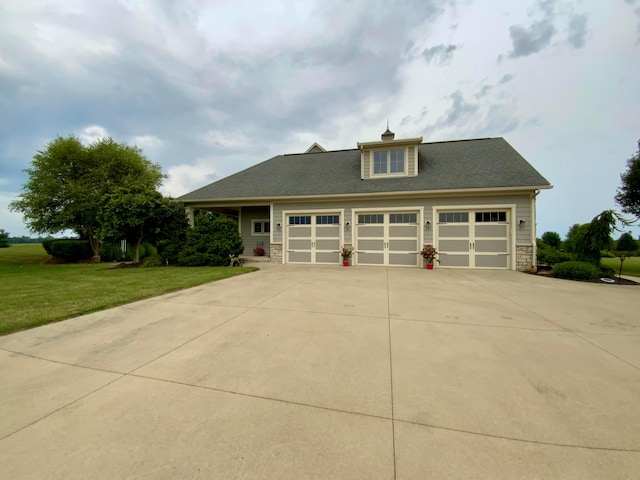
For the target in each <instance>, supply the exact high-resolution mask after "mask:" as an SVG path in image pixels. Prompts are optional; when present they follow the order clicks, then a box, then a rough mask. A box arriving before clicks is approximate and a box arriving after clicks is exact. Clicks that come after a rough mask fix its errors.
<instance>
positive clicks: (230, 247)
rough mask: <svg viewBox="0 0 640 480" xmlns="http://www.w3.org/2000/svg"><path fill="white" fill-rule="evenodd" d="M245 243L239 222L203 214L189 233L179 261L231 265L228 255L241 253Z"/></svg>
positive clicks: (187, 263)
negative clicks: (239, 229) (243, 242)
mask: <svg viewBox="0 0 640 480" xmlns="http://www.w3.org/2000/svg"><path fill="white" fill-rule="evenodd" d="M243 250H244V247H243V245H242V238H241V237H240V233H239V232H238V224H237V223H236V221H235V220H233V219H231V218H223V217H218V218H216V217H214V216H212V215H210V214H202V215H199V216H198V217H197V218H196V222H195V226H194V227H193V228H192V229H191V230H190V231H189V232H188V233H187V241H186V245H185V247H184V248H183V249H182V251H181V252H180V253H179V255H178V261H179V262H180V265H184V266H190V267H197V266H203V265H211V266H216V265H218V266H222V265H229V255H240V254H242V252H243Z"/></svg>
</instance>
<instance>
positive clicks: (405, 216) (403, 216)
mask: <svg viewBox="0 0 640 480" xmlns="http://www.w3.org/2000/svg"><path fill="white" fill-rule="evenodd" d="M389 223H418V214H416V213H390V214H389Z"/></svg>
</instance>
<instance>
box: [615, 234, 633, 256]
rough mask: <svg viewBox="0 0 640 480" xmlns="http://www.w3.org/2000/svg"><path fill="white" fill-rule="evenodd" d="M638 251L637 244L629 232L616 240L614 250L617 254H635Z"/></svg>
mask: <svg viewBox="0 0 640 480" xmlns="http://www.w3.org/2000/svg"><path fill="white" fill-rule="evenodd" d="M637 249H638V242H637V241H636V239H635V238H633V235H631V233H630V232H625V233H623V234H622V235H620V238H618V243H617V246H616V250H618V251H619V252H635V251H636V250H637Z"/></svg>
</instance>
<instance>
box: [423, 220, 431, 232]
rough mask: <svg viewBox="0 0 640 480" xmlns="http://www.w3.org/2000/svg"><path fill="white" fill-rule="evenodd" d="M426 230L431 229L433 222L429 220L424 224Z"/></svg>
mask: <svg viewBox="0 0 640 480" xmlns="http://www.w3.org/2000/svg"><path fill="white" fill-rule="evenodd" d="M424 228H426V229H427V230H428V229H430V228H431V220H427V221H426V222H424Z"/></svg>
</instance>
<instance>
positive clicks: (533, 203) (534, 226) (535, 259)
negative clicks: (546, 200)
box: [531, 190, 540, 268]
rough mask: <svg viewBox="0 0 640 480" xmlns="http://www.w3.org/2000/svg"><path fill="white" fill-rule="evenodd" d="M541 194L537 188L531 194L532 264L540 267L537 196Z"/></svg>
mask: <svg viewBox="0 0 640 480" xmlns="http://www.w3.org/2000/svg"><path fill="white" fill-rule="evenodd" d="M539 194H540V190H535V191H534V193H533V195H531V242H532V244H533V258H532V259H531V265H532V266H534V267H536V268H538V242H537V238H538V237H537V234H536V229H537V220H536V217H537V215H536V197H537V196H538V195H539Z"/></svg>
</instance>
